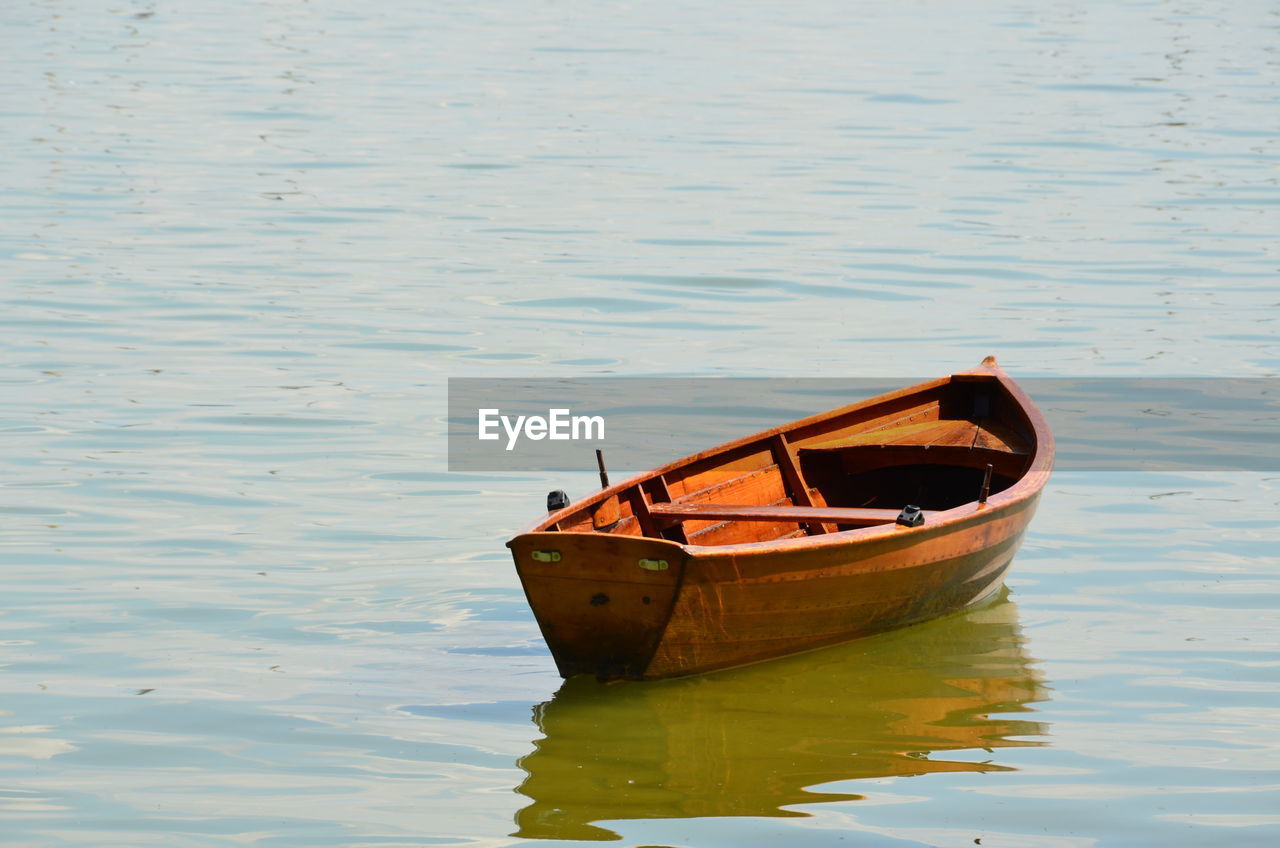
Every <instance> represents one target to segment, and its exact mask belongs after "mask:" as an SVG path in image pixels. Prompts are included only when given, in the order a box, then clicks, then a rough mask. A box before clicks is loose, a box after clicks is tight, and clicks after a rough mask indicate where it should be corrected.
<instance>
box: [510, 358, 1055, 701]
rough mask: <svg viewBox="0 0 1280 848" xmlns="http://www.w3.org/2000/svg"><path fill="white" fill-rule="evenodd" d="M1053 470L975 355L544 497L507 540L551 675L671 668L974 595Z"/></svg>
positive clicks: (1022, 527) (730, 658)
mask: <svg viewBox="0 0 1280 848" xmlns="http://www.w3.org/2000/svg"><path fill="white" fill-rule="evenodd" d="M1052 466H1053V436H1052V434H1051V433H1050V432H1049V428H1048V426H1047V425H1046V423H1045V420H1044V417H1043V416H1042V415H1041V414H1040V412H1039V410H1037V409H1036V408H1035V405H1034V404H1032V402H1031V400H1030V399H1029V398H1028V397H1027V396H1026V395H1025V394H1024V393H1023V391H1022V390H1021V389H1020V388H1019V387H1018V386H1017V384H1016V383H1014V382H1013V381H1012V380H1011V379H1010V378H1009V377H1008V376H1007V375H1006V374H1005V373H1004V372H1003V371H1002V370H1001V369H1000V367H999V366H998V365H997V364H996V361H995V358H994V357H987V358H986V359H985V360H983V362H982V364H981V365H980V366H978V367H977V368H974V369H972V370H969V371H962V372H959V373H956V374H951V375H950V376H947V377H942V378H940V379H936V380H931V381H929V382H926V383H921V384H919V385H915V386H911V387H908V388H904V389H900V390H898V391H895V392H890V393H888V394H884V395H880V396H878V397H874V398H871V399H869V400H864V401H860V402H858V403H854V404H851V405H849V406H844V407H841V408H838V409H834V410H830V411H828V412H824V413H821V414H819V415H815V416H812V417H809V418H804V419H801V420H799V421H794V422H792V423H790V424H784V425H782V426H780V427H775V428H773V429H770V430H765V431H763V432H760V433H756V434H754V435H750V436H746V437H744V438H741V439H737V440H735V441H732V442H729V443H727V444H724V445H720V446H719V447H715V448H711V449H709V450H705V451H702V452H700V453H697V454H694V455H692V456H688V457H685V458H683V459H679V460H676V461H675V462H672V463H670V464H668V465H664V466H662V467H660V468H657V469H654V470H652V471H647V472H645V473H643V474H640V475H639V476H636V477H633V478H632V479H630V480H627V481H625V482H623V483H619V484H616V485H613V486H607V485H606V487H605V488H604V489H602V490H601V491H598V492H596V493H594V494H592V495H591V496H589V497H587V498H583V499H581V500H579V501H576V502H574V503H569V504H567V505H565V504H564V502H563V501H560V500H557V499H555V498H552V499H549V502H550V504H551V509H552V511H551V512H550V513H549V514H548V515H546V516H544V517H543V518H542V519H541V520H539V521H538V522H537V523H536V524H534V525H533V526H532V527H530V528H529V529H528V530H526V531H525V532H523V533H520V534H519V535H518V536H516V537H515V538H513V539H511V540H510V541H509V542H507V546H508V547H509V548H510V549H511V553H512V556H513V557H514V558H515V564H516V570H517V572H518V573H519V575H520V581H521V583H522V584H523V586H524V591H525V595H526V597H527V598H528V600H529V604H530V606H531V607H532V609H533V613H534V616H535V617H536V618H537V620H538V626H539V627H540V628H541V630H542V634H543V637H544V638H545V639H546V641H547V645H548V646H549V647H550V649H551V653H552V655H553V656H554V657H555V661H556V665H557V667H558V669H559V671H560V674H561V675H563V676H564V677H570V676H573V675H576V674H594V675H595V676H596V677H598V678H599V679H601V680H612V679H618V678H627V679H650V678H662V677H676V676H680V675H686V674H695V673H699V672H704V671H710V670H714V669H719V668H726V667H729V666H735V665H742V664H745V663H751V662H757V661H759V660H765V659H770V658H773V657H778V656H782V655H785V654H791V653H796V652H798V651H806V650H812V649H814V648H820V647H823V646H826V645H832V644H836V643H838V642H844V641H847V640H850V639H854V638H857V637H860V636H866V635H869V634H871V633H877V632H880V631H883V630H889V629H891V628H895V627H903V626H906V625H909V624H915V623H917V622H920V621H924V620H926V619H929V618H934V617H936V616H940V615H944V614H946V613H950V612H954V611H956V610H959V609H961V608H963V607H965V606H968V605H969V604H972V603H975V602H977V601H979V600H981V599H983V598H984V597H986V596H988V595H989V594H991V593H992V592H994V591H995V590H996V589H997V588H998V587H999V586H1000V584H1001V583H1002V581H1003V579H1004V575H1005V573H1006V571H1007V570H1008V568H1009V564H1010V562H1011V561H1012V559H1013V555H1014V552H1015V551H1016V550H1017V548H1018V545H1019V544H1020V543H1021V541H1022V537H1023V534H1024V533H1025V531H1026V529H1027V525H1028V523H1029V522H1030V521H1031V516H1032V514H1033V513H1034V511H1035V507H1036V502H1037V501H1038V499H1039V496H1040V492H1041V490H1042V489H1043V487H1044V484H1045V481H1046V480H1047V479H1048V476H1049V473H1050V470H1051V468H1052ZM603 477H604V475H603V473H602V479H603ZM557 494H559V493H553V496H554V495H557ZM566 500H567V499H566Z"/></svg>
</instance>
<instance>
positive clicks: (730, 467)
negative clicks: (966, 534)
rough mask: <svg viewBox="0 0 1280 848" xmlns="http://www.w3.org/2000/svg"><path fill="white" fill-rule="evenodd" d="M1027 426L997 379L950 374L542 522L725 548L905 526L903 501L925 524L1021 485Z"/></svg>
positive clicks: (1030, 434) (669, 471) (667, 471)
mask: <svg viewBox="0 0 1280 848" xmlns="http://www.w3.org/2000/svg"><path fill="white" fill-rule="evenodd" d="M1034 433H1035V431H1034V427H1033V426H1032V424H1031V422H1030V421H1029V420H1028V418H1027V415H1026V413H1025V411H1024V410H1023V409H1022V407H1021V405H1020V404H1018V402H1017V401H1016V399H1015V398H1014V397H1013V396H1012V395H1011V394H1010V393H1009V392H1008V390H1007V389H1006V388H1005V387H1004V386H1003V385H1002V384H1001V383H1000V381H999V380H998V379H997V378H995V377H994V376H991V375H985V374H957V375H952V376H951V377H947V378H943V379H941V380H936V381H933V382H931V383H927V384H924V385H923V386H921V387H919V388H918V389H915V390H909V391H906V392H902V393H895V394H893V395H888V396H885V397H884V398H883V399H880V400H876V401H872V402H863V403H859V404H855V405H853V406H850V407H845V408H843V409H837V410H834V411H832V412H830V413H826V414H824V415H821V416H817V417H815V418H811V419H805V420H803V421H800V422H797V423H796V424H794V425H788V426H786V427H783V428H780V429H778V430H770V431H766V432H765V433H763V434H761V435H759V436H757V437H753V438H749V439H746V440H743V441H741V442H735V443H731V444H729V445H727V446H725V447H722V448H714V449H712V450H710V451H706V452H704V453H701V454H697V455H695V456H693V457H690V458H688V459H687V460H683V461H681V462H679V463H675V464H674V465H671V466H667V467H665V468H663V469H660V470H659V471H658V472H655V473H653V474H651V475H649V476H646V477H643V478H641V479H640V480H639V481H638V482H633V483H631V484H630V485H627V486H624V487H621V488H614V489H606V490H604V491H602V492H600V493H599V494H597V495H596V496H593V497H591V498H587V499H585V500H583V501H581V502H579V504H577V505H576V508H574V509H572V511H570V512H569V513H567V514H561V515H559V516H558V517H557V518H556V520H555V521H552V522H549V523H548V524H546V525H544V526H542V527H540V528H539V529H543V530H560V531H573V532H596V533H606V534H611V535H619V536H647V537H650V538H660V539H669V540H671V541H676V542H680V543H683V544H691V545H728V544H743V543H750V542H764V541H772V540H779V539H787V538H793V537H799V536H805V535H819V534H824V533H835V532H840V531H844V530H851V529H856V528H859V527H866V526H872V525H876V524H886V523H893V522H895V521H897V522H899V523H903V516H904V513H903V509H904V507H907V506H914V507H918V508H919V509H920V510H921V514H920V515H919V516H916V517H914V522H915V523H920V522H921V521H924V522H927V521H928V518H929V516H930V514H931V513H934V512H938V511H941V510H947V509H952V508H954V507H957V506H961V505H963V504H966V503H970V502H974V501H978V500H980V499H985V498H986V497H987V495H989V494H996V493H999V492H1001V491H1003V490H1004V489H1007V488H1008V487H1010V486H1012V485H1013V484H1014V483H1016V482H1017V480H1018V479H1019V478H1020V477H1021V476H1022V475H1023V474H1024V473H1025V472H1026V470H1027V467H1028V466H1029V464H1030V462H1031V455H1032V453H1033V452H1034V439H1035V435H1034ZM908 520H912V517H911V516H908ZM912 526H914V524H913V525H912Z"/></svg>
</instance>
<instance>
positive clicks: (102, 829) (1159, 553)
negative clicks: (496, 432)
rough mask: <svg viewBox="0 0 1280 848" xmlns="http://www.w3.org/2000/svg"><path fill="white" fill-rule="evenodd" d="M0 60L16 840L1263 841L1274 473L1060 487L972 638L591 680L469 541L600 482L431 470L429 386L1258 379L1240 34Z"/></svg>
mask: <svg viewBox="0 0 1280 848" xmlns="http://www.w3.org/2000/svg"><path fill="white" fill-rule="evenodd" d="M108 5H109V4H108ZM0 23H3V28H2V31H3V32H4V33H5V35H4V45H5V49H4V54H5V56H6V57H7V58H8V64H7V71H8V77H7V79H8V80H9V82H10V84H9V86H8V87H7V88H6V91H5V94H4V96H3V98H0V110H2V113H3V118H2V120H0V140H3V146H4V150H5V152H6V156H5V166H4V170H5V190H4V192H3V194H0V259H2V261H3V277H2V278H0V301H2V303H3V309H2V310H0V327H3V333H0V351H2V352H3V355H2V356H0V392H2V394H0V397H3V399H4V403H3V406H2V407H0V434H2V435H3V438H2V439H0V575H2V579H3V587H4V598H5V602H4V604H3V606H2V607H0V664H2V671H0V769H2V770H3V772H4V774H6V775H7V779H6V780H5V781H3V783H2V784H0V832H3V834H4V842H5V843H6V844H7V845H13V846H47V845H53V844H57V845H86V846H89V845H92V846H137V845H163V846H213V845H219V846H220V845H230V844H238V845H245V844H249V845H258V846H321V845H341V846H373V845H377V846H388V845H406V846H407V845H414V846H421V845H456V846H508V845H523V844H528V845H533V844H557V843H558V842H559V843H564V844H572V843H573V842H574V841H580V840H586V841H592V840H596V839H604V838H614V837H617V839H616V840H615V841H620V842H623V843H625V844H630V845H669V846H694V847H696V848H712V846H721V845H724V846H729V845H732V846H742V845H757V844H758V845H775V844H786V845H795V846H811V845H812V846H829V845H836V844H853V843H856V844H861V845H876V846H879V845H884V846H899V845H928V846H969V845H973V844H975V840H978V839H980V840H981V844H982V845H984V846H999V845H1009V846H1020V848H1025V846H1032V848H1039V847H1040V846H1044V848H1076V847H1077V846H1080V848H1084V847H1085V846H1095V845H1096V846H1127V847H1130V846H1146V845H1151V846H1157V845H1158V846H1161V848H1166V846H1201V845H1205V844H1217V843H1224V844H1230V845H1233V846H1236V845H1246V846H1248V845H1258V846H1262V845H1271V844H1274V843H1275V842H1276V841H1277V839H1280V816H1277V814H1276V812H1275V811H1276V810H1277V809H1280V798H1277V794H1278V793H1277V787H1280V765H1278V764H1280V712H1278V711H1277V709H1276V702H1277V693H1278V692H1280V682H1278V680H1280V679H1278V678H1277V673H1276V672H1277V668H1280V646H1278V644H1277V642H1278V638H1277V634H1278V633H1280V628H1278V626H1277V625H1280V604H1278V603H1277V599H1278V598H1280V580H1278V578H1277V559H1276V554H1275V551H1276V549H1277V547H1276V545H1277V531H1276V521H1275V515H1276V507H1277V505H1278V502H1280V496H1277V490H1276V485H1277V481H1276V479H1275V475H1268V474H1265V473H1247V472H1239V473H1230V474H1228V473H1215V472H1197V473H1187V474H1176V473H1165V474H1148V475H1136V474H1125V473H1120V472H1117V473H1107V474H1072V473H1063V474H1059V475H1058V476H1056V477H1055V478H1054V479H1053V481H1051V483H1050V485H1049V488H1048V489H1047V491H1046V495H1045V498H1044V501H1043V504H1042V506H1041V509H1040V512H1039V515H1038V516H1037V518H1036V521H1035V523H1034V524H1033V525H1032V528H1031V532H1030V534H1029V536H1028V539H1027V542H1026V545H1025V546H1024V548H1023V551H1022V553H1021V555H1020V556H1019V558H1018V560H1017V561H1016V562H1015V565H1014V569H1013V572H1012V575H1011V577H1010V581H1009V583H1010V587H1011V590H1012V591H1011V595H1010V597H1009V599H1007V600H1004V601H1002V602H1000V603H998V604H995V605H993V606H991V607H987V608H983V609H981V610H975V611H973V612H971V613H967V614H965V615H963V616H960V617H958V618H956V619H949V620H946V621H940V622H936V623H933V624H930V625H926V626H923V627H921V628H917V629H914V630H912V631H907V632H903V633H900V634H889V635H886V636H883V637H879V638H877V639H875V640H869V641H867V642H865V643H859V644H857V645H851V646H848V647H844V648H838V649H833V650H832V651H828V652H819V653H815V654H812V655H806V656H804V657H797V658H793V659H790V660H786V661H783V662H779V663H775V664H768V665H761V666H758V667H752V668H749V669H743V670H740V671H733V672H727V673H725V674H722V675H714V676H710V677H707V678H699V679H696V680H689V681H674V682H671V683H668V684H661V685H658V686H652V687H633V686H622V687H610V688H605V689H598V688H593V687H592V686H589V685H585V684H582V683H581V682H579V681H570V682H569V683H567V684H564V685H563V686H562V682H561V681H560V680H559V678H557V677H556V676H555V673H554V670H553V665H552V663H551V660H550V657H549V656H548V655H547V653H546V650H545V648H544V646H543V645H542V643H541V640H540V638H539V636H538V633H537V629H536V626H535V624H534V622H533V619H532V616H531V614H530V613H529V611H528V609H527V607H526V606H525V604H524V600H523V597H522V595H521V593H520V589H519V586H518V583H517V581H516V578H515V575H514V573H513V570H512V568H511V566H510V563H509V561H508V557H507V552H506V550H505V548H503V546H502V542H503V540H504V539H505V538H506V537H507V536H509V535H510V534H512V533H513V532H515V531H516V530H517V529H518V528H519V527H521V526H522V525H524V524H526V523H527V522H528V521H530V520H532V519H533V518H534V517H536V515H537V513H538V512H539V511H540V510H541V508H542V503H543V496H544V493H545V492H546V490H548V489H551V488H564V489H566V490H568V491H570V492H571V493H572V494H580V493H583V492H585V491H587V490H588V489H590V488H591V487H592V486H593V485H594V480H595V475H594V474H593V473H592V472H591V466H590V458H588V459H587V461H586V462H584V469H583V472H582V473H581V474H555V475H549V474H540V473H525V474H518V473H507V474H504V473H496V472H494V473H489V472H485V473H480V472H476V473H449V472H447V471H446V466H445V437H444V431H445V416H446V412H445V402H444V401H445V381H446V379H447V378H448V377H466V376H471V377H493V376H503V377H539V378H545V377H558V376H564V377H583V376H600V375H626V376H631V375H635V376H692V377H698V376H748V377H798V376H811V375H815V374H816V375H818V376H826V375H833V374H839V375H847V376H850V377H883V376H886V375H890V376H892V375H897V374H911V375H920V374H940V373H946V372H950V371H953V370H956V369H958V368H965V367H969V366H971V365H974V364H976V363H977V362H978V361H979V360H980V359H981V358H982V357H983V356H984V355H986V354H988V353H995V354H997V355H999V356H1000V360H1001V362H1002V364H1003V365H1004V366H1005V367H1006V369H1007V370H1008V371H1009V372H1010V373H1011V374H1013V375H1014V376H1015V377H1030V376H1050V375H1064V376H1070V377H1098V376H1107V375H1117V376H1125V377H1135V378H1142V377H1148V376H1180V377H1188V376H1189V377H1216V376H1231V377H1266V376H1274V375H1275V374H1276V371H1277V368H1278V367H1280V344H1278V343H1277V332H1276V319H1277V306H1278V305H1280V294H1278V293H1277V288H1276V285H1275V272H1276V239H1275V234H1276V232H1277V231H1278V230H1280V227H1278V226H1277V219H1276V212H1277V206H1278V204H1277V200H1278V199H1280V191H1278V189H1277V183H1276V170H1275V169H1276V165H1277V162H1280V149H1278V147H1277V132H1276V131H1277V126H1276V115H1277V114H1280V110H1277V105H1278V104H1277V102H1276V86H1275V82H1276V74H1277V56H1276V52H1275V44H1276V35H1277V19H1276V17H1275V15H1274V14H1273V10H1272V9H1270V8H1268V6H1267V4H1262V3H1219V2H1209V0H1190V2H1187V3H1180V4H1174V3H1165V2H1142V3H1138V2H1125V3H1076V4H1060V5H1052V6H1043V5H1040V4H1017V3H1008V2H991V3H979V4H969V5H965V6H956V5H938V4H931V3H919V2H910V3H905V4H891V5H884V4H880V5H859V6H856V7H851V6H849V5H848V4H835V3H829V2H819V0H812V2H808V1H806V2H800V3H793V4H788V5H785V6H783V5H779V4H776V3H756V2H745V3H738V4H735V5H734V6H733V8H732V9H731V10H727V9H726V7H725V6H724V4H714V3H706V2H696V3H680V4H675V3H663V2H659V3H649V4H643V5H637V6H623V7H619V6H613V5H610V4H603V5H602V4H593V3H585V2H578V1H577V0H571V2H567V3H558V4H551V5H548V4H539V3H530V2H525V0H511V1H510V2H501V3H497V4H488V5H483V4H481V5H477V4H423V3H408V2H400V0H393V2H387V3H381V4H368V3H363V4H361V3H354V2H349V0H325V2H313V3H305V4H298V3H286V2H261V3H257V2H237V3H232V4H227V3H211V2H208V0H154V2H152V1H151V0H145V2H143V1H142V0H140V2H135V3H123V4H120V5H118V6H117V7H113V8H108V6H104V5H103V4H97V3H88V2H83V0H57V1H56V2H55V0H32V2H25V3H18V4H9V5H7V6H6V8H5V10H4V11H3V12H0ZM623 470H624V469H617V473H621V472H622V471H623ZM1015 604H1016V606H1015ZM540 840H551V842H547V841H540Z"/></svg>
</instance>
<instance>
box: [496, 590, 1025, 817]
mask: <svg viewBox="0 0 1280 848" xmlns="http://www.w3.org/2000/svg"><path fill="white" fill-rule="evenodd" d="M1023 645H1024V639H1023V637H1022V634H1021V630H1020V628H1019V626H1018V618H1017V606H1016V605H1015V604H1014V603H1013V602H1012V601H1010V600H1009V599H1008V592H1007V590H1005V589H1001V591H1000V593H999V595H997V596H996V597H995V598H994V599H993V600H992V601H990V602H987V603H985V604H983V605H980V606H978V607H974V608H971V609H969V610H966V611H963V612H960V613H956V614H955V615H951V616H948V617H945V618H942V619H937V620H935V621H931V622H928V623H925V624H920V625H916V626H914V627H909V628H906V629H903V630H898V631H893V632H890V633H885V634H882V635H879V636H872V637H868V638H866V639H862V640H859V641H856V642H852V643H849V644H846V645H841V646H838V647H834V648H828V649H824V650H821V651H817V652H814V653H810V654H803V655H800V656H794V657H789V658H786V659H781V660H774V661H771V662H767V663H761V664H759V665H754V666H747V667H745V668H738V669H733V670H730V671H725V672H719V673H716V674H711V675H705V676H701V677H690V678H680V679H674V680H660V681H652V682H646V683H619V684H613V685H601V684H599V683H597V682H596V681H595V680H594V679H592V678H589V677H585V676H581V677H575V678H572V679H570V680H568V681H566V682H565V684H564V685H563V686H562V687H561V689H560V690H559V691H558V692H557V693H556V694H555V696H554V697H552V699H551V700H550V701H547V702H546V703H543V704H540V705H539V706H537V707H536V708H535V709H534V721H535V722H536V724H537V725H538V728H539V730H540V731H541V732H542V734H543V738H542V739H540V740H537V741H535V742H534V750H533V752H532V753H530V754H528V755H526V756H525V757H523V758H521V759H520V760H519V762H518V764H519V765H520V767H521V768H522V769H524V771H525V772H526V773H527V777H526V778H525V780H524V782H523V783H521V784H520V786H519V787H517V791H518V792H520V793H521V794H523V795H525V796H527V797H528V798H529V799H530V801H531V803H530V804H529V805H528V806H526V807H525V808H524V809H522V810H521V811H520V812H519V813H517V814H516V824H517V826H518V828H519V829H518V830H517V832H516V833H514V834H512V835H513V836H517V837H523V838H541V839H571V840H612V839H619V838H620V837H619V835H618V834H616V833H614V832H613V831H611V830H608V829H606V828H603V827H598V826H596V825H594V824H592V823H593V822H599V821H609V820H625V819H655V818H699V817H708V816H804V815H807V814H806V813H804V812H800V811H795V810H788V809H785V808H786V807H787V806H789V805H796V804H813V803H818V802H824V801H844V800H857V799H859V798H861V797H862V796H860V795H856V794H848V793H844V792H824V791H823V790H822V789H821V788H820V787H821V785H822V784H826V783H831V782H834V781H847V780H855V779H862V778H881V777H908V776H912V775H920V774H928V773H934V772H989V771H1011V770H1012V768H1011V767H1009V766H1004V765H1000V764H999V763H997V762H995V760H994V758H992V757H990V756H986V755H983V754H991V753H994V749H996V748H1006V747H1015V746H1028V745H1040V744H1044V742H1043V741H1041V740H1038V739H1036V738H1035V737H1043V736H1045V735H1047V731H1046V726H1045V725H1044V724H1043V723H1042V722H1038V721H1034V720H1030V719H1027V718H1018V717H1016V714H1017V713H1030V712H1033V711H1034V710H1033V709H1032V707H1031V704H1033V703H1035V702H1037V701H1044V700H1046V699H1047V697H1048V695H1047V687H1046V686H1045V684H1044V683H1043V681H1042V680H1041V679H1040V677H1039V676H1038V675H1037V673H1036V671H1035V670H1034V669H1033V667H1032V666H1033V663H1034V660H1032V659H1030V658H1029V657H1028V656H1027V655H1026V653H1025V652H1024V650H1023ZM1010 714H1015V716H1010ZM975 751H977V752H979V755H978V756H975V755H974V753H973V752H975ZM954 752H966V753H965V755H964V756H963V757H957V758H954V759H952V758H948V756H947V755H948V754H951V753H954ZM811 787H819V788H817V789H814V788H811Z"/></svg>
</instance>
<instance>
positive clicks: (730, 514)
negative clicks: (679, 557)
mask: <svg viewBox="0 0 1280 848" xmlns="http://www.w3.org/2000/svg"><path fill="white" fill-rule="evenodd" d="M898 513H899V510H896V509H863V508H854V507H848V508H846V507H819V506H752V505H748V504H707V503H697V504H691V503H669V504H668V503H663V504H651V505H650V506H649V514H650V515H651V516H652V517H653V518H658V519H664V520H670V521H689V520H701V521H794V522H797V523H808V522H814V521H825V522H829V523H832V524H889V523H891V522H893V521H894V520H895V519H896V518H897V517H898ZM930 514H931V513H930V512H928V511H926V512H925V514H924V515H925V520H926V521H927V520H928V518H929V516H930Z"/></svg>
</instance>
